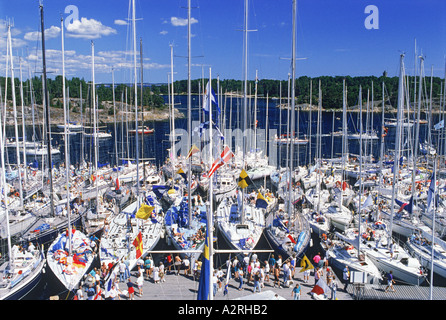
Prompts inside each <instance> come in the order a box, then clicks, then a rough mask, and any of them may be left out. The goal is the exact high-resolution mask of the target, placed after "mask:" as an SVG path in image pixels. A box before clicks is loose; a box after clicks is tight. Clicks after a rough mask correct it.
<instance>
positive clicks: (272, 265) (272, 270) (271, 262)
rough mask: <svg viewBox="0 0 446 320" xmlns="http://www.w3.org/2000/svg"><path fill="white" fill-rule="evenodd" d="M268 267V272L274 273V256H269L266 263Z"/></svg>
mask: <svg viewBox="0 0 446 320" xmlns="http://www.w3.org/2000/svg"><path fill="white" fill-rule="evenodd" d="M268 263H269V265H270V266H271V269H270V272H271V273H274V266H275V264H276V259H275V258H274V254H272V255H271V257H270V258H269V261H268Z"/></svg>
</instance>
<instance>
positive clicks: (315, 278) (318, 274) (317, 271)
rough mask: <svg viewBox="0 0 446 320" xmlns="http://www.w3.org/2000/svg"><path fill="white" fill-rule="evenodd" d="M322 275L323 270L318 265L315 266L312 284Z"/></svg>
mask: <svg viewBox="0 0 446 320" xmlns="http://www.w3.org/2000/svg"><path fill="white" fill-rule="evenodd" d="M323 276H324V271H323V270H322V269H320V268H319V267H316V271H315V272H314V284H316V283H317V282H318V281H319V279H320V278H322V277H323Z"/></svg>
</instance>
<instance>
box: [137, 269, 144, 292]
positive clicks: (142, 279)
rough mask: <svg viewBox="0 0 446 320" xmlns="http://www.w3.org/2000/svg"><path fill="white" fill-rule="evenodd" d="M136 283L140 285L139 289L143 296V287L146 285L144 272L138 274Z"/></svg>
mask: <svg viewBox="0 0 446 320" xmlns="http://www.w3.org/2000/svg"><path fill="white" fill-rule="evenodd" d="M136 284H137V285H138V289H139V296H140V297H141V296H142V294H143V292H142V287H143V285H144V275H143V273H140V274H139V275H138V278H137V279H136Z"/></svg>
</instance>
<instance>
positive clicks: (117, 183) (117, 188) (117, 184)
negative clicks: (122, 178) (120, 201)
mask: <svg viewBox="0 0 446 320" xmlns="http://www.w3.org/2000/svg"><path fill="white" fill-rule="evenodd" d="M116 190H119V178H116Z"/></svg>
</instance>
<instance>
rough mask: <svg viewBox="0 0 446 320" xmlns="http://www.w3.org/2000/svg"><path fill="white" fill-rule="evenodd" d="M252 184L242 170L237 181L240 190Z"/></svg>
mask: <svg viewBox="0 0 446 320" xmlns="http://www.w3.org/2000/svg"><path fill="white" fill-rule="evenodd" d="M251 184H252V180H251V178H250V177H249V176H248V174H247V173H246V171H245V169H242V172H241V173H240V177H239V179H238V186H239V187H240V188H242V189H245V188H246V187H247V186H249V185H251Z"/></svg>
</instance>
